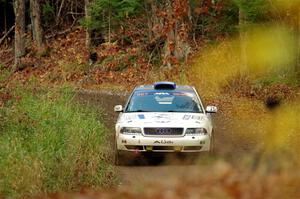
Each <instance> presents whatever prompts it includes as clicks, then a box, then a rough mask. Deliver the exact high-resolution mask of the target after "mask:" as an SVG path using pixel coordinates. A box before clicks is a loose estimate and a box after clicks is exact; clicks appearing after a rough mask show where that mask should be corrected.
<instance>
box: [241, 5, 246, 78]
mask: <svg viewBox="0 0 300 199" xmlns="http://www.w3.org/2000/svg"><path fill="white" fill-rule="evenodd" d="M245 26H246V19H245V15H244V13H243V11H242V10H239V28H240V47H241V52H240V53H241V68H240V73H245V72H247V70H248V63H247V62H248V61H247V32H246V30H245Z"/></svg>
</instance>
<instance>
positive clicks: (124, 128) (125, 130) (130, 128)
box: [120, 127, 142, 135]
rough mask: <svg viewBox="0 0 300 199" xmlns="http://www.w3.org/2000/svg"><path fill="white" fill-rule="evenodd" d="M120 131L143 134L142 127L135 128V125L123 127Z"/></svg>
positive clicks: (128, 133) (129, 133)
mask: <svg viewBox="0 0 300 199" xmlns="http://www.w3.org/2000/svg"><path fill="white" fill-rule="evenodd" d="M120 133H122V134H127V135H135V134H141V133H142V129H141V128H135V127H122V128H121V131H120Z"/></svg>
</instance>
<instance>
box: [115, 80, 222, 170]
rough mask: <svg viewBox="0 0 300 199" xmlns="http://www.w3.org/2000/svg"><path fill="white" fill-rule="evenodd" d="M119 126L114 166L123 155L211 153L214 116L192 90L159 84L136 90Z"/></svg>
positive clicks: (121, 110)
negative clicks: (122, 153)
mask: <svg viewBox="0 0 300 199" xmlns="http://www.w3.org/2000/svg"><path fill="white" fill-rule="evenodd" d="M114 110H115V112H119V113H120V114H119V118H118V120H117V123H116V139H115V152H116V153H115V163H116V164H119V163H120V158H119V156H120V154H121V152H122V151H123V152H124V151H131V152H138V153H139V152H204V151H206V152H211V151H212V150H213V144H214V135H213V125H212V120H211V113H216V112H217V107H215V106H207V107H206V109H204V106H203V104H202V102H201V99H200V97H199V95H198V93H197V91H196V90H195V88H194V87H191V86H177V85H176V84H175V83H173V82H156V83H154V84H153V85H143V86H139V87H136V88H135V89H134V90H133V92H132V93H131V95H130V97H129V99H128V102H127V103H126V105H125V107H124V108H123V107H122V105H117V106H115V108H114Z"/></svg>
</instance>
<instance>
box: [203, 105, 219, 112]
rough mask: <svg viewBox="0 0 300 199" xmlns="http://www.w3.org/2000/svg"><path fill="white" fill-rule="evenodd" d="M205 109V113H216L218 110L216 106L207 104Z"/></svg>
mask: <svg viewBox="0 0 300 199" xmlns="http://www.w3.org/2000/svg"><path fill="white" fill-rule="evenodd" d="M205 111H206V112H207V113H216V112H218V108H217V107H216V106H207V107H206V109H205Z"/></svg>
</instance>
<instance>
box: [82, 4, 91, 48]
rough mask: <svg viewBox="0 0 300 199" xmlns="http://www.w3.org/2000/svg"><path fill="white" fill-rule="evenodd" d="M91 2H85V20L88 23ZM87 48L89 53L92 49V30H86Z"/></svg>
mask: <svg viewBox="0 0 300 199" xmlns="http://www.w3.org/2000/svg"><path fill="white" fill-rule="evenodd" d="M89 5H90V0H84V10H85V19H86V21H90V19H91V15H90V12H89ZM85 46H86V49H87V50H88V51H90V49H91V30H90V28H86V31H85Z"/></svg>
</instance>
